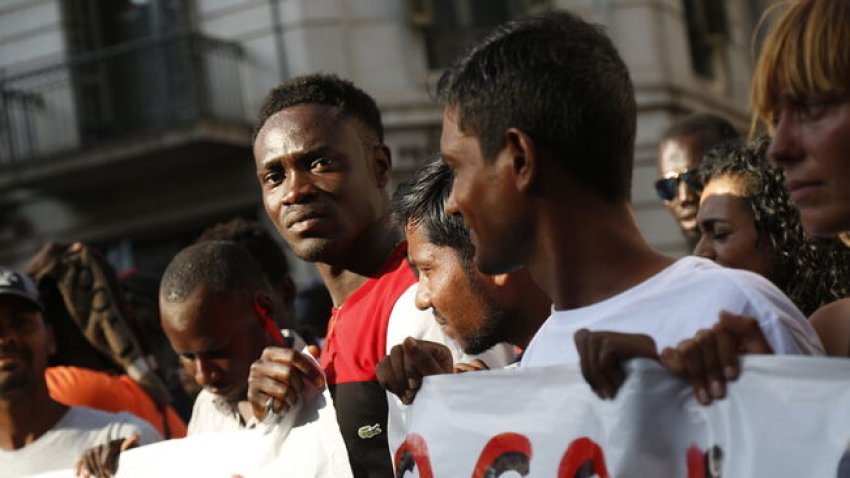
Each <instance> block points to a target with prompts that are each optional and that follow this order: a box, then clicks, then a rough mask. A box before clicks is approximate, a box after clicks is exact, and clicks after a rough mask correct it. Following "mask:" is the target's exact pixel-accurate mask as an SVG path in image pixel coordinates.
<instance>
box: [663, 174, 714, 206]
mask: <svg viewBox="0 0 850 478" xmlns="http://www.w3.org/2000/svg"><path fill="white" fill-rule="evenodd" d="M680 181H684V182H685V185H686V186H687V187H688V188H690V189H691V191H693V192H695V193H697V194H700V193H702V186H703V185H702V178H700V176H699V172H698V171H697V170H696V169H691V170H688V171H685V172H684V173H679V174H677V175H675V176H670V177H668V178H662V179H659V180H658V181H655V192H656V193H658V197H660V198H661V199H662V200H664V201H672V200H673V198H675V197H676V194H677V192H678V190H679V182H680Z"/></svg>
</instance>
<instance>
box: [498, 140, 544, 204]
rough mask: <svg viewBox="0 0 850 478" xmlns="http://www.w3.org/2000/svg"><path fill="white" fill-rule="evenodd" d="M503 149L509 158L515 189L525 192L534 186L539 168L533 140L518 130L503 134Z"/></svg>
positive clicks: (538, 157) (535, 145)
mask: <svg viewBox="0 0 850 478" xmlns="http://www.w3.org/2000/svg"><path fill="white" fill-rule="evenodd" d="M505 148H506V150H507V153H508V154H509V155H510V158H511V166H512V168H513V173H514V177H515V178H516V185H517V189H518V190H519V191H520V192H527V191H528V190H529V189H531V187H532V186H533V185H534V181H535V180H536V177H537V170H538V168H539V161H540V156H539V150H538V148H537V144H536V143H535V141H534V138H532V137H531V135H529V134H528V133H527V132H525V131H523V130H521V129H519V128H509V129H508V130H507V132H506V133H505Z"/></svg>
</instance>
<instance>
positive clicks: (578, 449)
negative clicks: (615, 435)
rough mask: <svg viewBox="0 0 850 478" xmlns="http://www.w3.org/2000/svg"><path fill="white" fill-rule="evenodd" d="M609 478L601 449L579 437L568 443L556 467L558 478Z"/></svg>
mask: <svg viewBox="0 0 850 478" xmlns="http://www.w3.org/2000/svg"><path fill="white" fill-rule="evenodd" d="M591 476H598V477H599V478H610V477H609V475H608V468H607V467H606V466H605V456H603V454H602V448H600V447H599V445H597V444H596V443H594V441H593V440H591V439H590V438H587V437H581V438H579V439H577V440H574V441H573V442H572V443H570V446H569V448H567V451H566V452H565V453H564V456H563V457H562V458H561V464H560V465H559V466H558V478H588V477H591Z"/></svg>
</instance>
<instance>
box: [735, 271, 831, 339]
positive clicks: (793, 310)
mask: <svg viewBox="0 0 850 478" xmlns="http://www.w3.org/2000/svg"><path fill="white" fill-rule="evenodd" d="M736 282H738V285H739V287H740V288H741V290H742V291H743V292H744V294H745V295H746V296H747V299H748V304H747V305H746V306H745V308H744V311H743V314H744V315H749V316H752V317H755V318H756V320H758V322H759V326H761V329H762V332H764V336H765V338H766V339H767V342H768V343H769V344H770V346H771V347H773V351H774V352H775V353H777V354H802V355H824V349H823V345H822V344H821V342H820V339H819V338H818V336H817V333H816V332H815V329H814V328H813V327H812V326H811V324H810V323H809V321H808V320H807V319H806V317H805V316H804V315H803V313H802V312H800V309H798V308H797V306H796V305H794V303H793V302H792V301H791V299H789V298H788V297H787V296H786V295H785V294H784V293H783V292H782V291H781V290H779V288H778V287H776V286H775V285H774V284H773V283H771V282H769V281H768V280H766V279H764V278H763V277H761V276H755V275H752V274H736ZM742 282H746V284H742Z"/></svg>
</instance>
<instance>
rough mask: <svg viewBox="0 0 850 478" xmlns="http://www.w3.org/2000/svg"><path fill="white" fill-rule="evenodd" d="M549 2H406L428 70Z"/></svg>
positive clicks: (546, 6) (531, 0)
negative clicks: (421, 41)
mask: <svg viewBox="0 0 850 478" xmlns="http://www.w3.org/2000/svg"><path fill="white" fill-rule="evenodd" d="M549 3H550V2H549V0H408V14H409V19H410V23H411V24H412V25H413V26H415V27H417V28H419V29H421V30H422V33H423V35H424V38H425V50H426V56H427V61H428V68H429V69H432V70H437V69H442V68H446V67H448V66H450V65H451V64H452V62H453V61H454V59H455V58H456V57H457V56H458V55H459V54H460V53H461V52H462V51H463V50H464V49H465V48H467V47H468V46H469V45H471V44H473V43H475V42H476V41H477V40H479V39H480V38H482V37H483V36H484V35H486V34H488V33H489V32H490V31H491V30H492V29H493V28H495V27H496V26H498V25H501V24H502V23H505V22H507V21H508V20H511V19H515V18H521V17H524V16H526V15H529V14H534V13H537V12H540V11H544V10H546V9H548V8H549Z"/></svg>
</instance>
